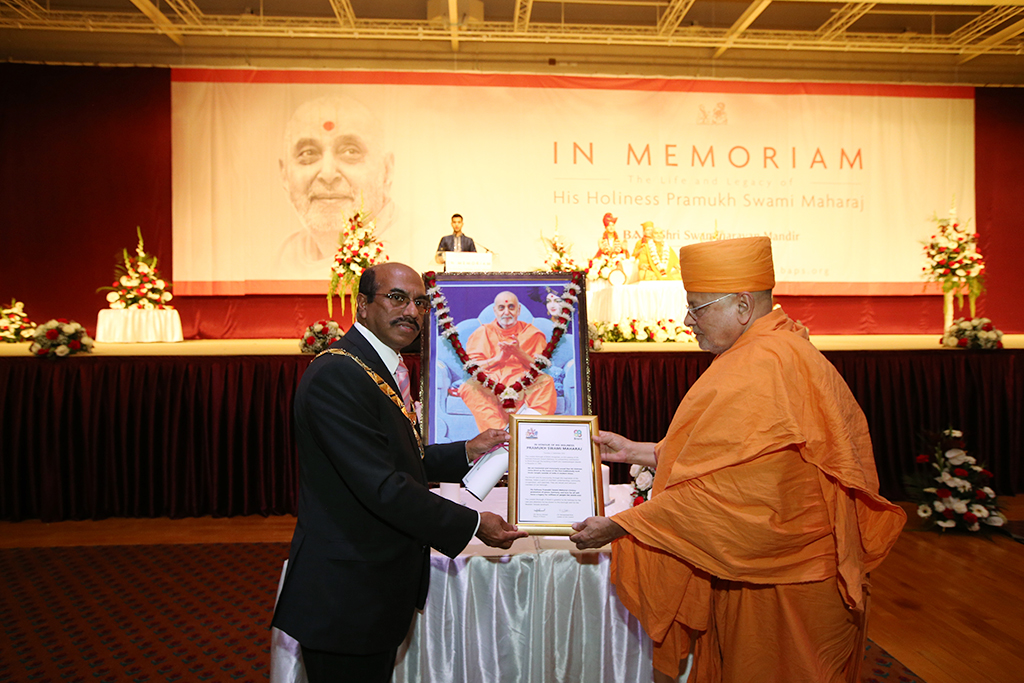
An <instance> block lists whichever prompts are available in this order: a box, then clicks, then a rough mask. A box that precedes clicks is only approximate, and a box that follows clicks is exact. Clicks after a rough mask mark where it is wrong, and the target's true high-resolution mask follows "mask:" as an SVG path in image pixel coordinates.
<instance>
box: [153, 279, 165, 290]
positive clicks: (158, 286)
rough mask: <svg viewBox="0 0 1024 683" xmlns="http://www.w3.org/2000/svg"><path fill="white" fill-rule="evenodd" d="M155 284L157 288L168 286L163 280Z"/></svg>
mask: <svg viewBox="0 0 1024 683" xmlns="http://www.w3.org/2000/svg"><path fill="white" fill-rule="evenodd" d="M155 285H156V288H157V289H163V288H164V287H166V286H167V283H166V282H164V281H163V280H157V281H156V283H155Z"/></svg>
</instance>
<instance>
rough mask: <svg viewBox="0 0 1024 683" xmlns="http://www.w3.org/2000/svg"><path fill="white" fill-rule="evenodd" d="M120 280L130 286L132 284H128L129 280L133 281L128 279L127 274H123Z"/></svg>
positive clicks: (124, 284)
mask: <svg viewBox="0 0 1024 683" xmlns="http://www.w3.org/2000/svg"><path fill="white" fill-rule="evenodd" d="M118 282H120V283H121V284H122V285H123V286H125V287H130V286H131V285H129V284H128V283H129V282H131V280H129V279H128V276H127V275H122V276H121V279H120V280H118Z"/></svg>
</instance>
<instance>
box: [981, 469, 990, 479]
mask: <svg viewBox="0 0 1024 683" xmlns="http://www.w3.org/2000/svg"><path fill="white" fill-rule="evenodd" d="M981 473H982V474H983V475H984V476H986V477H991V476H992V473H991V472H989V471H988V470H986V469H983V470H982V471H981Z"/></svg>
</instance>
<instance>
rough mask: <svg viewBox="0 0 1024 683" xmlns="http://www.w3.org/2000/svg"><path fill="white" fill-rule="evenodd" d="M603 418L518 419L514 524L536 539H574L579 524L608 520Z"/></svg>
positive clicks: (513, 444)
mask: <svg viewBox="0 0 1024 683" xmlns="http://www.w3.org/2000/svg"><path fill="white" fill-rule="evenodd" d="M597 429H598V427H597V416H596V415H594V416H575V415H513V416H512V417H511V419H510V421H509V449H508V521H509V523H510V524H515V525H516V526H518V527H519V529H520V530H522V531H526V532H528V533H530V534H543V535H549V536H571V535H572V534H573V533H574V531H573V528H572V524H573V522H582V521H583V520H584V519H586V518H587V517H593V516H601V515H604V500H603V490H602V481H601V450H600V448H599V447H598V446H597V444H595V443H594V438H593V437H594V434H596V433H597Z"/></svg>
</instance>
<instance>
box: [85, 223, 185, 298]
mask: <svg viewBox="0 0 1024 683" xmlns="http://www.w3.org/2000/svg"><path fill="white" fill-rule="evenodd" d="M136 231H137V232H138V235H139V243H138V245H137V246H136V247H135V255H133V256H129V255H128V250H127V249H125V250H124V252H123V254H122V262H121V263H119V264H117V265H116V266H115V267H114V277H116V278H117V280H115V281H114V283H113V284H111V286H109V287H100V288H99V289H97V290H96V291H97V292H108V294H107V301H108V302H109V303H110V307H111V308H143V309H162V308H173V306H170V305H169V304H168V303H167V302H168V301H170V300H171V298H172V296H173V295H172V294H171V283H170V282H168V281H166V280H164V279H162V278H161V277H160V271H159V270H158V269H157V266H156V262H157V258H156V256H153V255H151V254H147V253H146V250H145V244H144V243H143V241H142V228H138V227H136Z"/></svg>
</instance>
